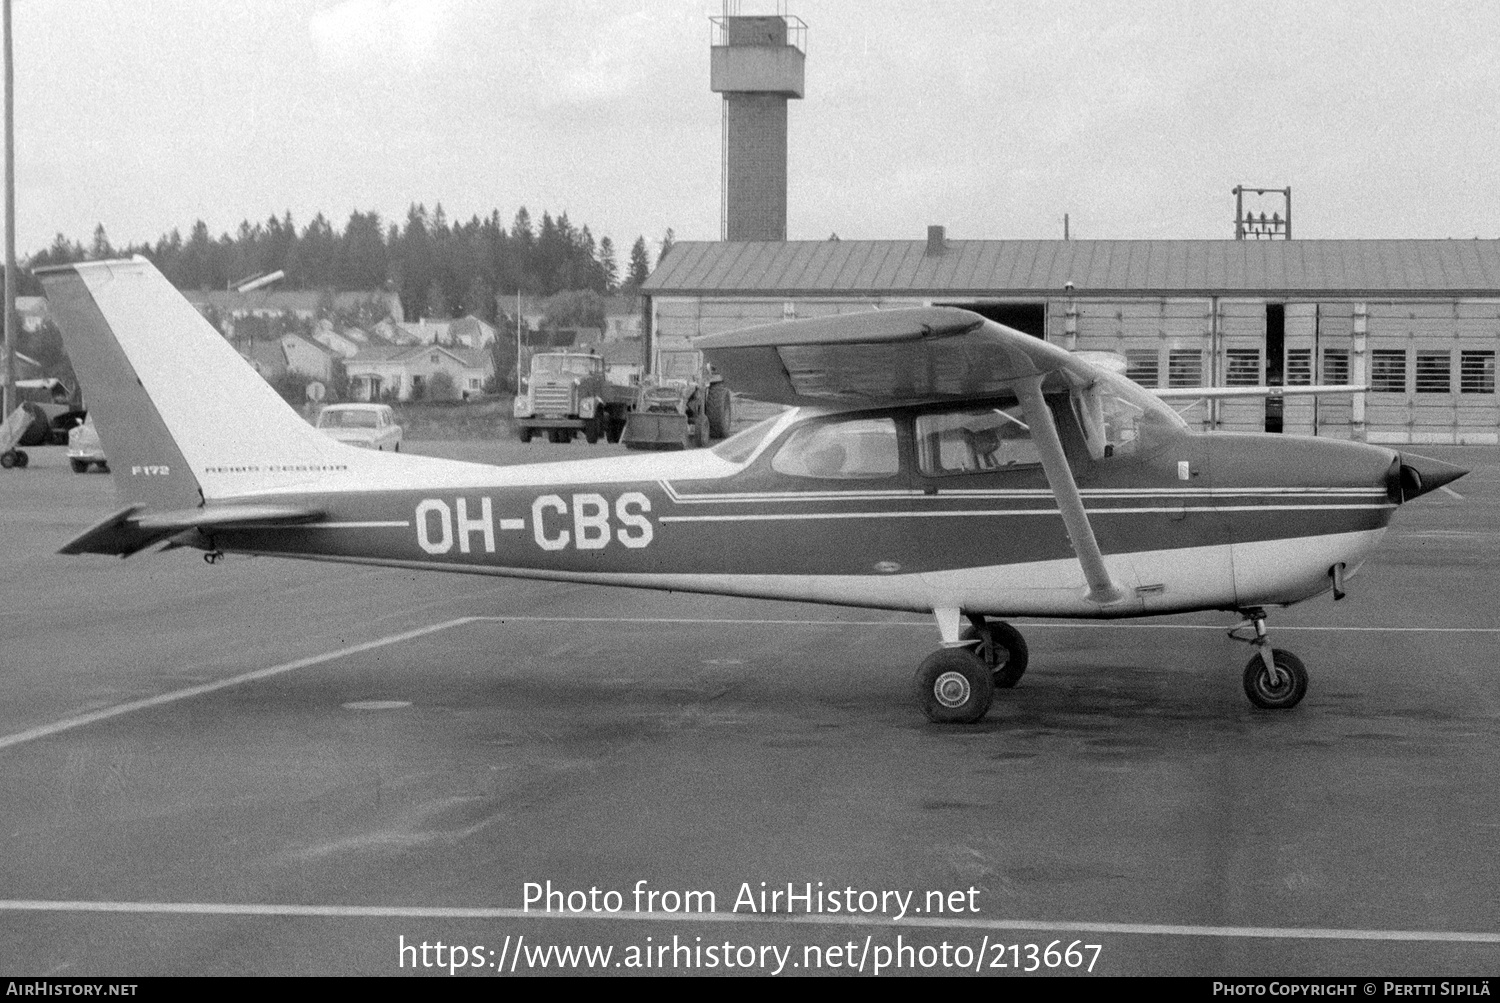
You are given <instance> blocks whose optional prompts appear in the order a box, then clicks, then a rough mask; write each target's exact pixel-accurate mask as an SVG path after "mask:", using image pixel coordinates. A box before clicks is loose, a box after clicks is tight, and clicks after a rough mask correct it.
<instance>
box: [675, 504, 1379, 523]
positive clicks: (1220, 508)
mask: <svg viewBox="0 0 1500 1003" xmlns="http://www.w3.org/2000/svg"><path fill="white" fill-rule="evenodd" d="M1384 508H1395V506H1394V505H1391V504H1389V503H1385V504H1381V505H1203V506H1198V505H1184V506H1181V507H1178V508H1091V509H1089V510H1088V511H1089V515H1090V516H1102V515H1149V514H1153V513H1155V514H1167V515H1178V514H1181V513H1183V512H1307V511H1319V512H1348V511H1353V510H1356V509H1384ZM1059 514H1060V513H1059V512H1058V510H1057V509H1055V508H1029V509H1028V508H1018V509H954V510H952V511H948V512H785V513H742V514H738V515H664V516H662V517H661V518H660V520H658V521H660V522H767V521H782V520H794V519H942V518H957V517H971V516H1006V515H1059Z"/></svg>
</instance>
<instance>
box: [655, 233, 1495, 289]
mask: <svg viewBox="0 0 1500 1003" xmlns="http://www.w3.org/2000/svg"><path fill="white" fill-rule="evenodd" d="M1068 282H1071V283H1073V286H1074V288H1075V290H1076V291H1077V292H1078V294H1079V295H1084V296H1101V295H1141V294H1162V295H1203V296H1212V295H1236V294H1241V295H1256V296H1262V295H1270V296H1314V295H1319V296H1338V297H1348V296H1350V295H1360V296H1372V297H1377V298H1386V297H1398V296H1435V295H1441V296H1500V241H1496V240H949V241H946V242H945V244H944V245H943V251H942V253H940V254H930V253H928V243H927V241H925V240H807V241H786V242H772V241H735V242H730V241H713V242H711V241H681V242H678V243H676V244H673V245H672V249H671V250H670V251H669V252H668V254H667V256H666V258H665V259H664V260H663V261H662V262H661V264H660V265H658V266H657V268H656V271H654V272H652V273H651V277H650V278H649V279H647V280H646V284H645V286H644V287H643V291H644V292H646V293H649V294H652V295H658V296H660V295H673V294H677V295H724V294H734V293H740V294H745V295H756V296H799V295H800V296H807V295H824V296H826V295H841V294H857V295H870V294H890V293H906V294H927V293H931V294H937V295H943V296H955V295H969V296H997V295H999V296H1005V295H1033V296H1040V295H1049V296H1056V295H1061V294H1062V293H1063V287H1064V285H1065V284H1066V283H1068Z"/></svg>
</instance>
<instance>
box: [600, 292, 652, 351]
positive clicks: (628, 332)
mask: <svg viewBox="0 0 1500 1003" xmlns="http://www.w3.org/2000/svg"><path fill="white" fill-rule="evenodd" d="M643 323H644V321H643V319H642V317H641V305H640V300H639V298H637V297H635V296H611V297H610V298H609V302H608V303H606V304H605V307H604V340H605V341H619V340H620V339H622V338H639V337H641V335H642V325H643Z"/></svg>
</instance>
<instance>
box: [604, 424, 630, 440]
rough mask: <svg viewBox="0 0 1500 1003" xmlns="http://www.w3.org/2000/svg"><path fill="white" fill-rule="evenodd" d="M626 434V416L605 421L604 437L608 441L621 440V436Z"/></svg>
mask: <svg viewBox="0 0 1500 1003" xmlns="http://www.w3.org/2000/svg"><path fill="white" fill-rule="evenodd" d="M624 434H625V419H624V418H609V419H607V420H606V421H605V422H604V439H605V441H606V442H619V441H620V436H622V435H624Z"/></svg>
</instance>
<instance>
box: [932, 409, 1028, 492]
mask: <svg viewBox="0 0 1500 1003" xmlns="http://www.w3.org/2000/svg"><path fill="white" fill-rule="evenodd" d="M916 432H917V468H918V469H919V470H921V471H922V473H924V474H926V475H927V476H929V477H941V476H944V475H948V474H978V473H986V472H988V471H993V470H1007V469H1010V468H1012V467H1019V466H1028V465H1031V464H1035V463H1040V462H1041V458H1040V457H1039V456H1038V455H1037V451H1036V444H1035V443H1033V442H1032V441H1031V429H1030V428H1029V427H1027V425H1026V422H1025V420H1024V419H1023V418H1022V417H1021V406H1020V405H1019V404H1012V405H1011V406H1010V407H1007V408H994V407H987V408H974V409H971V410H968V411H950V412H947V413H943V414H924V415H921V416H920V417H918V418H917V426H916Z"/></svg>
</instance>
